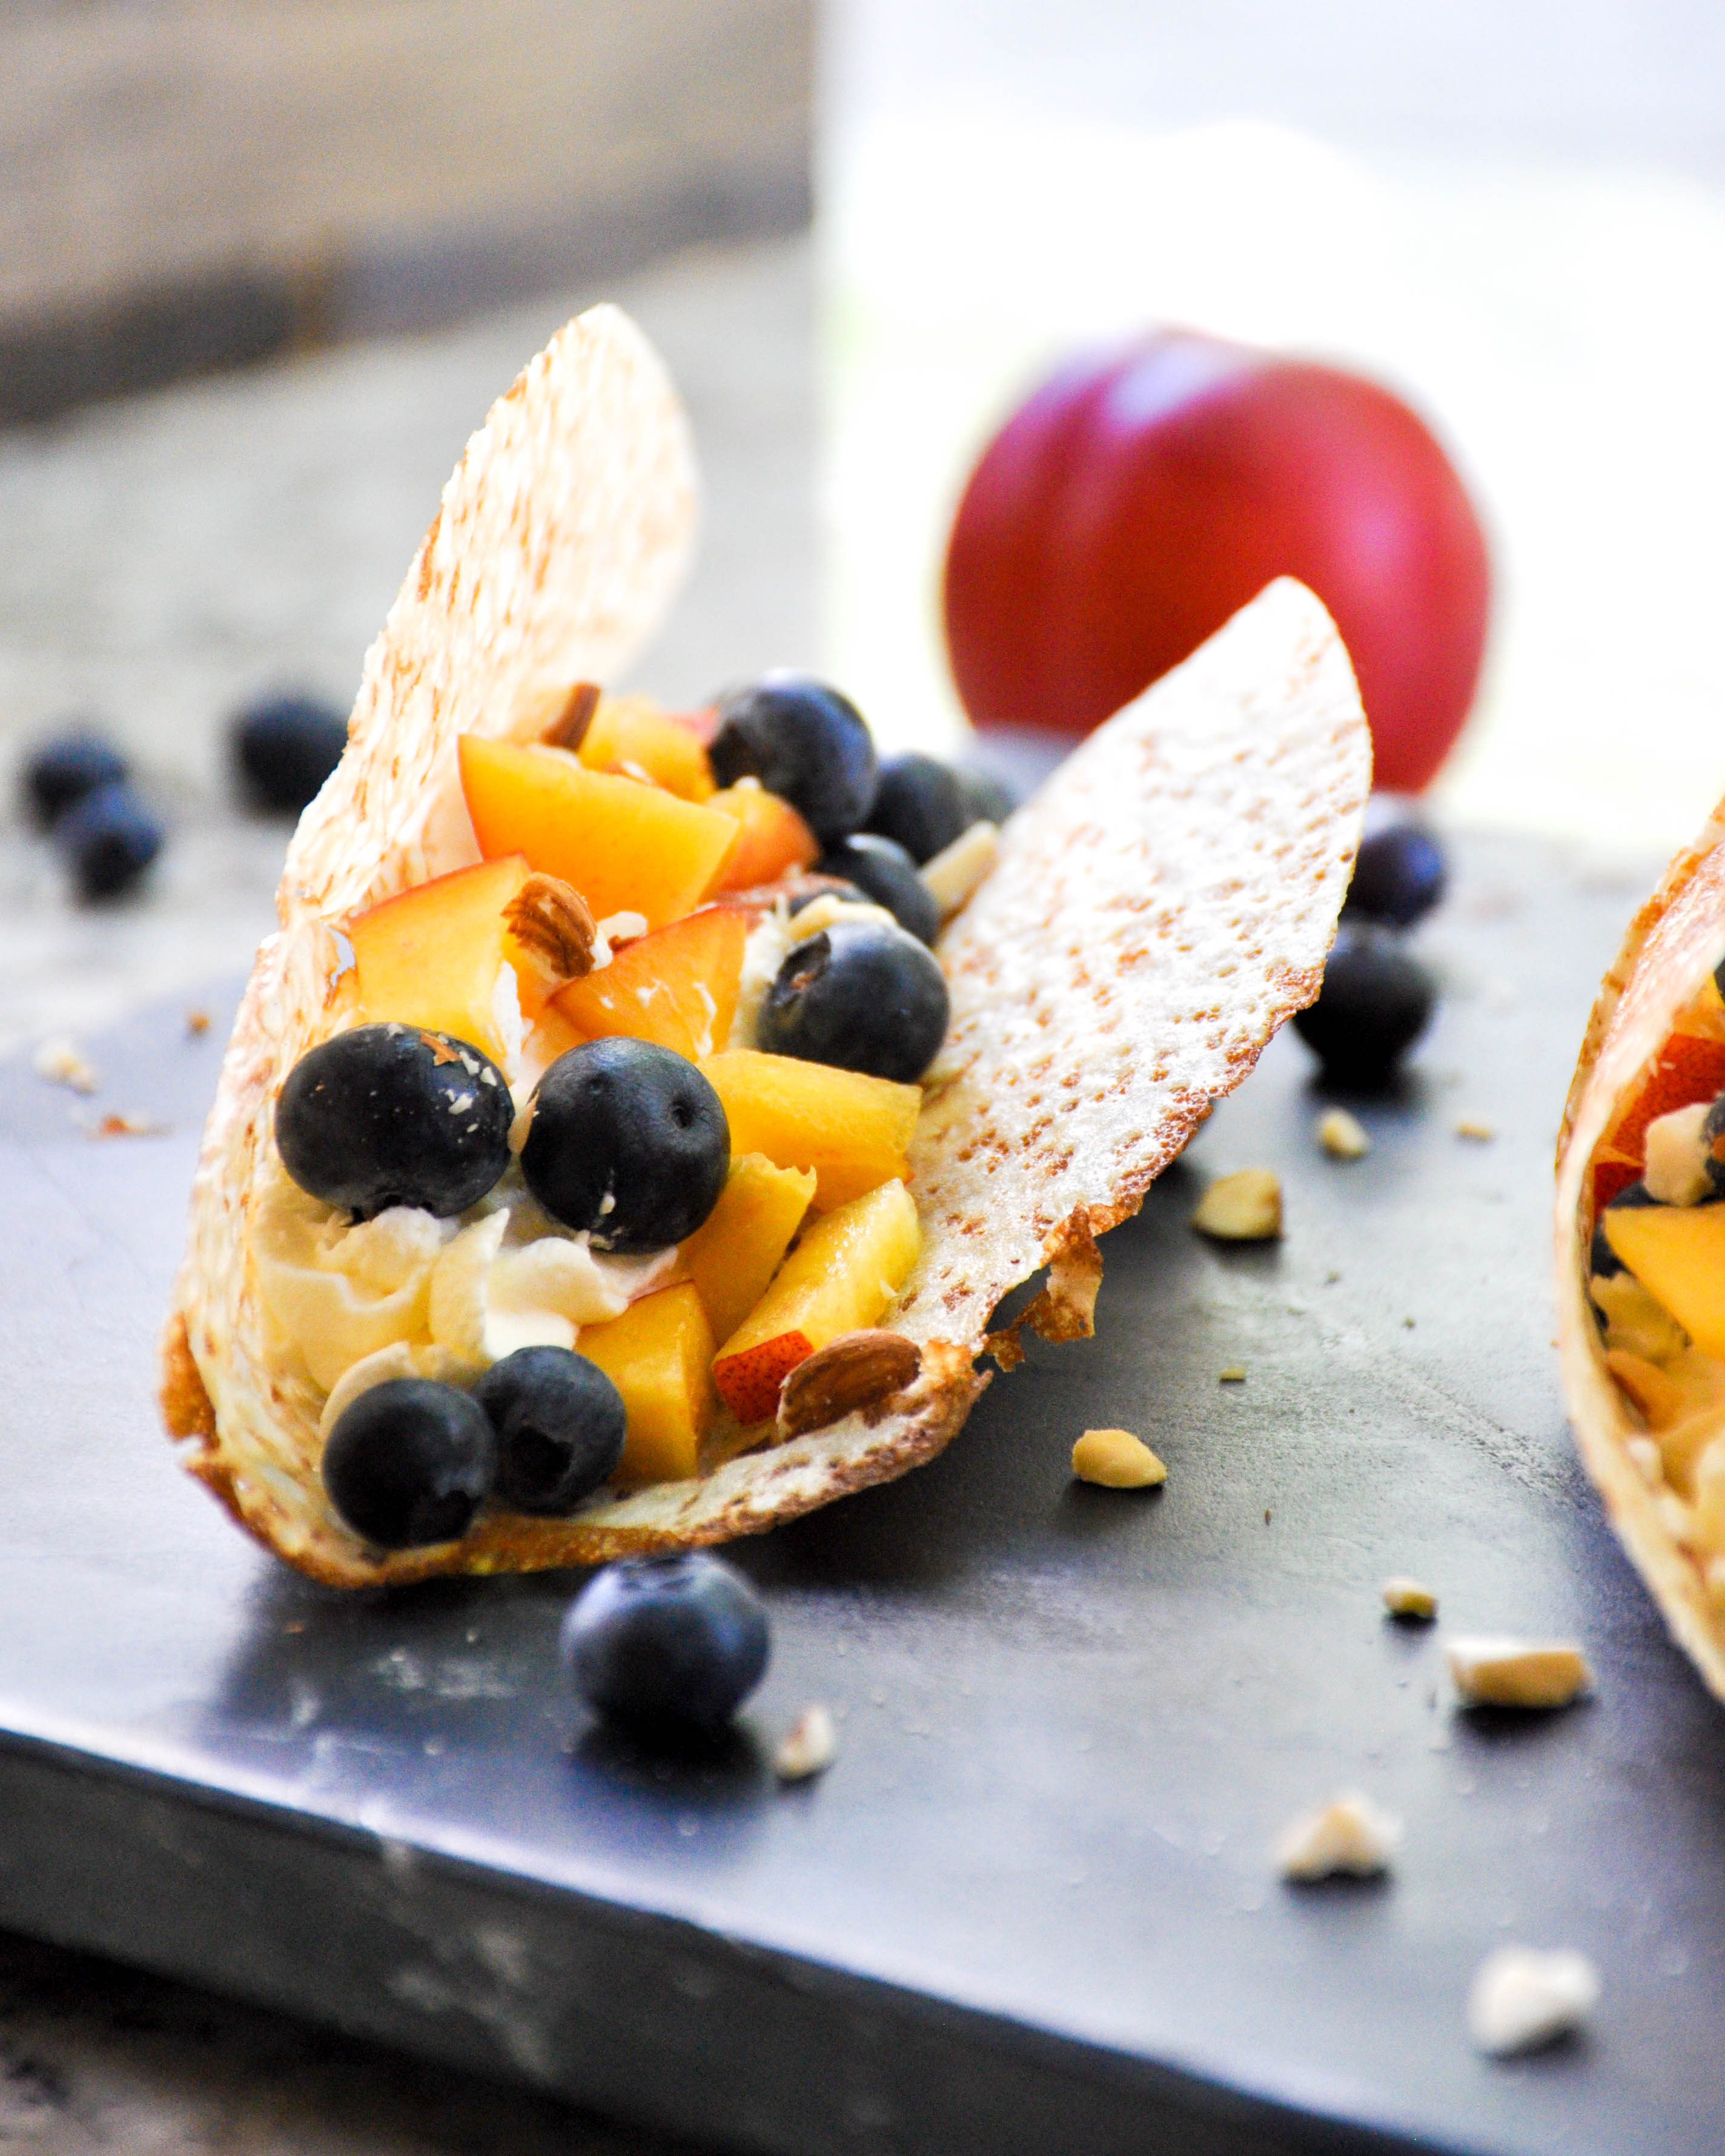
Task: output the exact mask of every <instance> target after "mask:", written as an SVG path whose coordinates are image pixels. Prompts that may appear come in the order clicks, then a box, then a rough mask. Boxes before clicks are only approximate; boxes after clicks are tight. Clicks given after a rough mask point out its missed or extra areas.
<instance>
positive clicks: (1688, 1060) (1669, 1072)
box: [1601, 1033, 1725, 1161]
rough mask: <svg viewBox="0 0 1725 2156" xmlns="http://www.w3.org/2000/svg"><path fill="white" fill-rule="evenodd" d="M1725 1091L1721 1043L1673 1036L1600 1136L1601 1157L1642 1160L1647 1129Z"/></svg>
mask: <svg viewBox="0 0 1725 2156" xmlns="http://www.w3.org/2000/svg"><path fill="white" fill-rule="evenodd" d="M1722 1087H1725V1040H1713V1039H1703V1038H1702V1037H1701V1036H1700V1035H1698V1034H1688V1033H1676V1034H1672V1035H1671V1039H1669V1040H1668V1041H1666V1045H1665V1046H1664V1048H1663V1049H1662V1050H1661V1052H1660V1056H1659V1060H1658V1061H1657V1062H1656V1064H1655V1065H1654V1067H1653V1069H1652V1070H1651V1073H1650V1074H1649V1075H1648V1077H1647V1079H1646V1081H1645V1083H1644V1084H1643V1086H1642V1087H1641V1089H1640V1091H1639V1092H1638V1093H1636V1094H1635V1096H1633V1097H1632V1098H1631V1099H1630V1101H1629V1103H1628V1105H1627V1106H1625V1109H1624V1111H1623V1113H1622V1114H1621V1115H1620V1116H1619V1117H1618V1120H1617V1122H1615V1125H1614V1126H1613V1127H1612V1128H1611V1129H1610V1130H1609V1131H1608V1132H1606V1134H1605V1141H1604V1146H1603V1147H1601V1151H1602V1152H1613V1153H1618V1154H1621V1155H1622V1156H1624V1157H1625V1158H1628V1159H1631V1160H1636V1161H1639V1160H1641V1159H1643V1158H1645V1152H1646V1141H1647V1126H1648V1124H1649V1123H1651V1122H1653V1121H1654V1120H1655V1118H1656V1116H1668V1115H1669V1114H1670V1113H1671V1111H1672V1109H1674V1108H1686V1107H1689V1106H1692V1104H1693V1103H1694V1102H1696V1101H1711V1100H1712V1097H1713V1096H1714V1095H1715V1094H1716V1093H1717V1092H1718V1091H1720V1089H1721V1088H1722Z"/></svg>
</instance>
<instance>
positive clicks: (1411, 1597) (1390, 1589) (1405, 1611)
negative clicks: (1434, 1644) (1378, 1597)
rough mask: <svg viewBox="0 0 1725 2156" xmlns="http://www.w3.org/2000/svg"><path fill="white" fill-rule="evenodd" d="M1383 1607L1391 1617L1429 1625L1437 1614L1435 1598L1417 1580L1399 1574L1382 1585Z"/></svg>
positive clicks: (1429, 1590) (1427, 1588)
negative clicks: (1409, 1618) (1409, 1619)
mask: <svg viewBox="0 0 1725 2156" xmlns="http://www.w3.org/2000/svg"><path fill="white" fill-rule="evenodd" d="M1384 1608H1385V1609H1387V1610H1388V1611H1389V1614H1390V1615H1391V1616H1392V1617H1411V1618H1413V1619H1414V1620H1416V1621H1417V1622H1418V1623H1420V1624H1421V1625H1429V1624H1430V1622H1431V1620H1432V1619H1433V1618H1434V1617H1435V1616H1436V1614H1437V1597H1436V1595H1435V1594H1433V1593H1432V1591H1431V1589H1430V1588H1429V1587H1426V1586H1424V1585H1422V1584H1421V1583H1420V1581H1419V1580H1417V1579H1404V1578H1402V1577H1400V1575H1398V1576H1397V1577H1396V1578H1394V1579H1386V1580H1385V1581H1384Z"/></svg>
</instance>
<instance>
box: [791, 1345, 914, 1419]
mask: <svg viewBox="0 0 1725 2156" xmlns="http://www.w3.org/2000/svg"><path fill="white" fill-rule="evenodd" d="M921 1368H922V1349H921V1348H920V1347H918V1346H917V1345H916V1342H915V1341H914V1340H906V1337H905V1336H904V1335H903V1333H901V1332H886V1331H885V1330H884V1329H883V1328H881V1327H870V1329H869V1330H867V1331H866V1332H841V1333H840V1334H839V1337H838V1338H837V1339H836V1340H829V1341H828V1342H827V1344H826V1346H825V1347H817V1348H816V1349H815V1351H814V1353H813V1354H812V1355H810V1356H809V1358H807V1360H806V1361H804V1362H801V1363H798V1365H797V1367H796V1368H795V1369H794V1370H793V1371H792V1373H791V1374H790V1375H789V1377H788V1378H786V1379H785V1381H784V1387H783V1390H782V1391H781V1392H780V1394H779V1396H778V1434H779V1435H780V1436H781V1437H800V1436H801V1435H802V1434H803V1431H804V1430H824V1429H825V1428H826V1426H827V1424H829V1423H834V1422H837V1421H838V1420H839V1418H840V1417H841V1416H844V1415H848V1414H855V1412H856V1410H857V1409H859V1408H866V1407H872V1406H874V1405H875V1403H876V1402H877V1401H879V1400H884V1399H890V1398H891V1395H892V1394H894V1393H901V1392H902V1391H903V1390H904V1389H905V1387H906V1385H908V1384H909V1383H911V1379H912V1378H914V1377H915V1376H916V1373H917V1372H918V1371H919V1370H920V1369H921Z"/></svg>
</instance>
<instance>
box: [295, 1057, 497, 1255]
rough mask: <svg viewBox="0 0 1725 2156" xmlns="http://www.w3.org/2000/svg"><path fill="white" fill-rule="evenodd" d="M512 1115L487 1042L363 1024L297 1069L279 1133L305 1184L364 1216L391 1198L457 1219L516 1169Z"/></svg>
mask: <svg viewBox="0 0 1725 2156" xmlns="http://www.w3.org/2000/svg"><path fill="white" fill-rule="evenodd" d="M514 1121H515V1103H514V1101H511V1098H510V1096H509V1086H508V1083H507V1081H506V1080H505V1078H504V1075H503V1073H502V1072H501V1070H499V1069H498V1068H497V1066H496V1065H495V1063H493V1062H492V1060H491V1059H490V1056H489V1055H486V1054H485V1051H484V1050H483V1049H479V1048H475V1047H474V1046H473V1045H472V1044H471V1043H470V1042H468V1041H465V1040H457V1039H454V1037H453V1036H452V1035H451V1034H446V1033H429V1032H426V1031H424V1029H422V1028H420V1027H418V1026H416V1025H397V1024H387V1025H359V1026H355V1027H354V1028H353V1029H352V1032H349V1033H338V1034H336V1035H335V1037H334V1038H333V1039H330V1040H326V1041H324V1042H323V1043H321V1045H319V1046H318V1047H316V1048H313V1049H309V1050H307V1051H306V1053H305V1055H302V1056H301V1057H300V1060H299V1061H298V1062H297V1063H296V1064H295V1065H294V1067H293V1069H292V1070H290V1072H289V1073H288V1078H287V1083H286V1084H285V1086H283V1087H282V1089H281V1097H280V1100H279V1101H277V1102H276V1104H275V1143H276V1147H277V1149H278V1150H279V1151H280V1154H281V1164H282V1166H283V1167H284V1168H285V1169H286V1170H287V1172H288V1173H289V1174H290V1176H292V1178H293V1179H294V1181H295V1183H298V1184H299V1186H300V1188H301V1189H302V1190H309V1191H310V1192H311V1194H312V1196H313V1197H314V1198H321V1199H323V1201H324V1203H325V1204H326V1205H339V1206H341V1207H343V1208H344V1209H346V1210H347V1212H349V1213H352V1214H353V1215H354V1217H355V1218H356V1219H361V1220H369V1219H372V1217H373V1215H374V1214H378V1213H382V1211H384V1210H385V1209H386V1208H388V1207H389V1206H391V1205H418V1206H423V1207H424V1209H425V1210H426V1211H427V1212H428V1213H434V1214H437V1215H438V1217H439V1219H451V1218H453V1216H454V1214H457V1213H463V1212H465V1211H466V1209H467V1208H468V1207H469V1206H470V1205H473V1204H477V1203H478V1201H479V1200H480V1199H481V1198H483V1197H484V1196H485V1193H486V1192H487V1191H488V1190H489V1189H490V1188H491V1187H492V1185H493V1184H494V1183H495V1182H496V1181H497V1179H498V1178H499V1177H500V1176H501V1174H502V1173H503V1171H504V1169H505V1168H507V1167H508V1165H509V1129H510V1125H511V1123H512V1122H514Z"/></svg>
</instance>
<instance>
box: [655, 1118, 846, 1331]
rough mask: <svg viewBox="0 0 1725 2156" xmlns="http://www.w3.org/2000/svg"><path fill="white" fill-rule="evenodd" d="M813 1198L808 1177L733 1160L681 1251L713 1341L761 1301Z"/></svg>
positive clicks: (761, 1157) (754, 1157) (757, 1161)
mask: <svg viewBox="0 0 1725 2156" xmlns="http://www.w3.org/2000/svg"><path fill="white" fill-rule="evenodd" d="M813 1197H814V1174H813V1173H812V1172H811V1171H809V1170H808V1169H803V1168H775V1167H774V1166H773V1163H772V1162H771V1161H770V1160H768V1158H767V1157H766V1155H765V1154H764V1153H758V1152H746V1153H743V1154H742V1155H741V1156H738V1155H736V1154H733V1155H732V1161H731V1173H730V1174H729V1175H728V1176H727V1177H726V1181H725V1188H723V1189H722V1190H721V1192H720V1193H719V1202H718V1204H716V1206H714V1208H713V1209H712V1211H711V1213H709V1214H708V1215H707V1216H706V1219H705V1220H704V1221H703V1222H702V1223H701V1225H700V1227H698V1228H697V1229H696V1231H695V1233H694V1234H693V1235H691V1236H690V1238H689V1240H688V1241H687V1242H685V1244H684V1245H683V1265H684V1267H685V1270H686V1271H687V1273H688V1275H689V1277H690V1279H691V1280H692V1281H694V1283H695V1286H696V1289H697V1291H699V1293H700V1296H701V1301H702V1303H703V1304H704V1305H705V1306H706V1314H707V1316H708V1317H709V1318H710V1319H711V1321H712V1328H713V1335H714V1337H715V1338H716V1339H719V1340H728V1339H729V1338H730V1337H731V1335H732V1333H733V1332H736V1330H737V1327H738V1326H739V1325H741V1324H742V1321H743V1320H744V1318H746V1317H747V1316H748V1314H749V1312H751V1311H752V1309H753V1308H754V1306H755V1305H756V1304H757V1302H758V1301H760V1300H761V1297H762V1296H763V1295H765V1294H766V1292H767V1289H768V1284H769V1283H770V1282H771V1281H772V1278H773V1275H774V1273H776V1272H777V1271H778V1261H779V1260H780V1259H781V1258H782V1257H783V1255H784V1254H785V1252H786V1251H787V1250H788V1249H789V1248H790V1246H791V1238H792V1236H793V1235H795V1234H796V1232H797V1230H798V1228H800V1227H801V1226H802V1224H803V1214H805V1213H806V1212H807V1211H808V1210H809V1200H810V1199H812V1198H813Z"/></svg>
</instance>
